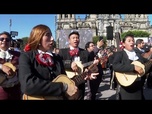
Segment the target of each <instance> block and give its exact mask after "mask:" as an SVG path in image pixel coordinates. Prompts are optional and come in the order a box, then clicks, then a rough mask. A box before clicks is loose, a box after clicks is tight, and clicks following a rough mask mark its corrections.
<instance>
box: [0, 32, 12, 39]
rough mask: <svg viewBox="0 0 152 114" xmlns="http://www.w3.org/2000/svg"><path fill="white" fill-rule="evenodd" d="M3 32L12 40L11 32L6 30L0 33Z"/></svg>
mask: <svg viewBox="0 0 152 114" xmlns="http://www.w3.org/2000/svg"><path fill="white" fill-rule="evenodd" d="M3 34H5V35H6V36H7V37H9V38H10V41H11V40H12V37H11V34H10V33H9V32H6V31H4V32H1V33H0V35H3Z"/></svg>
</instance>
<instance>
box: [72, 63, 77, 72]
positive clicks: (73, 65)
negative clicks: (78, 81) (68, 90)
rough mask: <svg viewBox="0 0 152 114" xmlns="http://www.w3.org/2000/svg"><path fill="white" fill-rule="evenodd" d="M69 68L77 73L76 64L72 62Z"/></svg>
mask: <svg viewBox="0 0 152 114" xmlns="http://www.w3.org/2000/svg"><path fill="white" fill-rule="evenodd" d="M71 68H72V70H73V71H77V70H78V66H77V64H76V63H75V62H74V61H73V62H72V63H71Z"/></svg>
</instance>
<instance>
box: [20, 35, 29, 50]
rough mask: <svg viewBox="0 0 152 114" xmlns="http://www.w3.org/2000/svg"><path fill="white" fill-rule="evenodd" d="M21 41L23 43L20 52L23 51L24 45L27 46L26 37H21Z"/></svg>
mask: <svg viewBox="0 0 152 114" xmlns="http://www.w3.org/2000/svg"><path fill="white" fill-rule="evenodd" d="M22 40H23V43H22V44H21V45H20V46H21V50H23V49H24V47H25V45H26V44H27V40H28V37H23V38H22Z"/></svg>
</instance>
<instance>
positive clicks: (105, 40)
mask: <svg viewBox="0 0 152 114" xmlns="http://www.w3.org/2000/svg"><path fill="white" fill-rule="evenodd" d="M99 37H100V36H94V37H93V43H94V44H97V41H98V40H99ZM103 40H104V42H105V43H106V42H107V38H106V37H104V36H103Z"/></svg>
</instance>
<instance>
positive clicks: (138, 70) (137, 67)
mask: <svg viewBox="0 0 152 114" xmlns="http://www.w3.org/2000/svg"><path fill="white" fill-rule="evenodd" d="M135 71H136V72H137V73H138V74H139V75H141V74H143V73H144V70H143V68H141V67H139V66H136V65H135Z"/></svg>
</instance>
